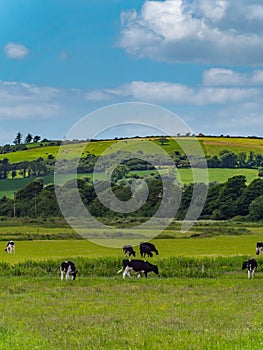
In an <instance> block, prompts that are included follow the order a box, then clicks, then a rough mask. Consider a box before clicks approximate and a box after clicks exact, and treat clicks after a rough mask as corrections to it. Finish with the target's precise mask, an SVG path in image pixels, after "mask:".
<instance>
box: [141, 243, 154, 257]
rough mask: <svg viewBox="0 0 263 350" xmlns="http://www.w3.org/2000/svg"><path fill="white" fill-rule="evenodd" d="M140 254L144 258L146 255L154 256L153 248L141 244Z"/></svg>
mask: <svg viewBox="0 0 263 350" xmlns="http://www.w3.org/2000/svg"><path fill="white" fill-rule="evenodd" d="M140 254H141V257H142V258H146V256H148V257H152V256H153V253H152V251H151V248H150V247H148V246H147V245H144V244H140Z"/></svg>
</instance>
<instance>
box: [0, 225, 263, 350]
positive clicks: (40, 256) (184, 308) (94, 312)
mask: <svg viewBox="0 0 263 350" xmlns="http://www.w3.org/2000/svg"><path fill="white" fill-rule="evenodd" d="M178 227H179V225H178V224H177V223H174V224H173V226H172V227H171V228H170V229H169V230H167V232H166V233H165V234H163V238H155V239H154V240H153V241H152V242H153V243H154V244H155V245H156V247H157V248H158V250H159V255H158V256H156V255H154V257H153V258H150V259H149V260H150V261H151V262H152V263H154V264H157V265H158V267H159V272H160V274H159V275H158V276H157V275H154V274H149V278H148V279H146V278H144V277H142V278H140V279H138V278H136V277H135V276H134V277H133V278H132V279H128V278H126V279H125V280H123V279H122V275H121V274H119V275H118V274H117V271H118V270H119V268H120V267H121V261H122V258H123V253H122V249H121V248H110V247H106V246H104V245H103V240H102V242H101V245H99V244H95V243H92V242H90V241H88V240H83V239H70V235H71V234H72V231H71V229H69V228H68V227H64V226H61V227H58V226H55V225H51V224H49V225H47V224H46V225H44V224H42V225H37V224H36V223H34V224H31V225H29V224H28V223H27V225H26V224H24V225H23V223H22V222H20V223H19V222H16V221H15V220H14V221H13V224H12V222H11V221H10V222H6V223H5V222H1V225H0V279H1V284H0V300H1V302H0V308H1V314H2V317H1V320H0V335H1V336H0V349H1V350H2V349H3V350H9V349H12V350H33V349H42V350H53V349H58V350H78V349H87V350H92V349H105V350H111V349H112V350H122V349H123V350H124V349H125V350H126V349H130V350H137V349H138V350H140V349H146V350H152V349H156V350H158V349H167V350H170V349H177V350H187V349H189V350H206V349H207V350H208V349H209V350H211V349H220V350H221V349H224V350H229V349H230V350H231V349H232V350H238V349H240V350H259V349H262V346H263V341H262V334H261V333H262V332H261V329H262V326H263V321H262V312H261V309H260V308H259V307H258V305H259V304H260V302H261V300H262V280H263V255H262V256H259V257H258V258H257V259H258V264H259V266H258V271H257V272H256V276H255V278H254V280H248V279H247V273H246V271H242V270H241V264H242V261H244V259H247V258H248V257H249V256H254V255H255V243H256V241H257V240H259V239H260V240H261V239H262V233H261V226H260V224H258V225H255V224H253V223H252V224H248V223H247V224H243V223H242V224H239V223H235V224H234V223H231V224H230V223H227V222H226V223H216V222H213V223H205V222H203V223H199V224H198V225H196V226H194V227H193V228H192V231H191V232H189V233H188V234H182V233H180V232H179V231H178ZM211 233H212V234H211ZM28 234H31V235H33V236H32V237H34V239H22V240H18V237H19V235H21V237H27V235H28ZM194 234H195V235H196V234H201V235H200V236H195V237H196V238H193V236H192V235H194ZM202 234H203V236H202ZM208 234H210V235H208ZM45 235H46V236H45ZM56 235H57V236H56ZM59 235H62V236H63V239H58V238H59V237H60V236H59ZM165 235H170V236H171V237H173V238H164V237H165ZM207 235H208V236H207ZM7 237H11V238H12V237H17V240H16V253H15V254H7V253H5V252H4V248H5V244H6V241H5V239H7ZM52 237H56V239H50V238H52ZM160 237H161V236H160ZM66 238H68V239H66ZM127 243H130V242H127ZM134 248H135V251H136V254H137V256H139V249H138V247H137V246H136V247H134ZM137 256H136V257H137ZM64 259H72V260H73V261H74V262H75V263H76V266H77V268H78V276H77V279H76V281H65V280H64V281H62V282H61V281H60V275H59V265H60V262H61V261H62V260H64ZM202 266H204V272H203V271H202Z"/></svg>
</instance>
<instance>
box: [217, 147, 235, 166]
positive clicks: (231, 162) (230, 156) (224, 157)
mask: <svg viewBox="0 0 263 350" xmlns="http://www.w3.org/2000/svg"><path fill="white" fill-rule="evenodd" d="M219 155H220V157H221V167H222V168H235V167H236V166H237V155H236V154H235V153H234V152H230V151H228V150H223V151H221V152H220V153H219Z"/></svg>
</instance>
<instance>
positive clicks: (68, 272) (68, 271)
mask: <svg viewBox="0 0 263 350" xmlns="http://www.w3.org/2000/svg"><path fill="white" fill-rule="evenodd" d="M69 274H70V270H69V269H68V270H67V272H66V280H68V279H69Z"/></svg>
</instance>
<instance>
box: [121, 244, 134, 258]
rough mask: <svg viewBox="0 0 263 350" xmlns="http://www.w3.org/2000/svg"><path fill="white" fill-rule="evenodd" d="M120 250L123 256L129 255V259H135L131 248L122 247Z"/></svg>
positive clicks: (129, 246)
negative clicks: (132, 257)
mask: <svg viewBox="0 0 263 350" xmlns="http://www.w3.org/2000/svg"><path fill="white" fill-rule="evenodd" d="M122 249H123V253H124V256H126V255H129V258H130V257H131V255H133V256H134V257H135V255H136V253H135V251H134V250H133V247H132V246H131V245H124V246H123V248H122Z"/></svg>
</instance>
